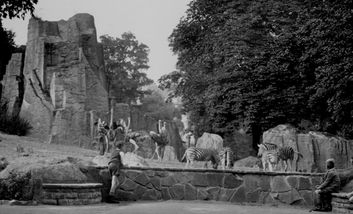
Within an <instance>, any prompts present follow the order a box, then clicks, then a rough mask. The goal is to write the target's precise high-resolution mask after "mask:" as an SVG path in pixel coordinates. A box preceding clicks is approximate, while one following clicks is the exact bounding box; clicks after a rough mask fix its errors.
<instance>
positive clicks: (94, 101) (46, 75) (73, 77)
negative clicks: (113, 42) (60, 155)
mask: <svg viewBox="0 0 353 214" xmlns="http://www.w3.org/2000/svg"><path fill="white" fill-rule="evenodd" d="M100 52H102V48H101V47H100V46H99V44H98V43H97V35H96V30H95V26H94V18H93V16H91V15H89V14H77V15H75V16H73V17H72V18H70V19H69V20H68V21H64V20H60V21H58V22H48V21H42V20H38V19H34V18H32V19H31V20H30V21H29V26H28V40H27V48H26V58H25V65H24V75H25V95H24V100H23V105H22V108H21V115H22V117H24V118H26V119H27V120H29V121H30V123H31V125H32V126H33V130H32V132H31V135H32V136H34V137H39V138H41V139H44V140H48V141H49V142H52V143H61V144H71V145H80V146H83V145H85V146H88V145H89V143H90V139H89V137H90V114H89V112H90V111H95V112H97V114H103V113H104V112H107V111H108V95H107V92H106V90H105V84H106V82H105V79H104V75H103V71H104V63H103V58H102V53H100Z"/></svg>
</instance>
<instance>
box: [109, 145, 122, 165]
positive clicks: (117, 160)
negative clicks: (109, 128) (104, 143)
mask: <svg viewBox="0 0 353 214" xmlns="http://www.w3.org/2000/svg"><path fill="white" fill-rule="evenodd" d="M110 163H115V164H117V165H118V166H119V167H121V166H122V164H123V163H122V161H121V156H120V150H118V149H116V150H114V151H113V153H112V155H111V156H110V160H109V162H108V165H109V164H110Z"/></svg>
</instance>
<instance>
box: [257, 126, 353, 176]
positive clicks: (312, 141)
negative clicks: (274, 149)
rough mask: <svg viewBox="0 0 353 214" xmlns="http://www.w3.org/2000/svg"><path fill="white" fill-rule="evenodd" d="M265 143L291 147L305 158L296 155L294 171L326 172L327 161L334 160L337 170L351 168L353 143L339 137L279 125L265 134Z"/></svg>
mask: <svg viewBox="0 0 353 214" xmlns="http://www.w3.org/2000/svg"><path fill="white" fill-rule="evenodd" d="M263 142H267V143H274V144H276V145H279V146H285V145H286V146H291V147H292V148H294V150H295V151H298V152H299V153H300V154H302V155H303V157H299V158H298V155H295V158H294V162H295V163H294V164H293V165H294V169H296V170H297V171H304V172H324V171H325V170H326V163H325V161H326V160H327V159H329V158H334V159H335V163H336V168H338V169H345V168H347V167H350V158H351V157H352V156H353V144H352V142H351V141H349V140H346V139H343V138H341V137H337V136H331V135H328V134H324V133H320V132H309V133H306V134H303V133H298V132H297V130H296V129H295V128H294V127H292V126H289V125H278V126H276V127H275V128H272V129H270V130H268V131H266V132H264V134H263Z"/></svg>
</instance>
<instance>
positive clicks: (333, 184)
mask: <svg viewBox="0 0 353 214" xmlns="http://www.w3.org/2000/svg"><path fill="white" fill-rule="evenodd" d="M322 180H323V182H322V183H321V184H320V185H319V187H318V189H319V190H321V192H322V193H332V192H338V191H339V190H340V186H341V182H340V178H339V176H338V174H337V171H336V169H335V168H333V169H329V170H327V172H326V174H325V175H324V177H323V179H322Z"/></svg>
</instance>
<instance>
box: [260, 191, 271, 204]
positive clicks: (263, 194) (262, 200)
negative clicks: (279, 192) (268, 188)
mask: <svg viewBox="0 0 353 214" xmlns="http://www.w3.org/2000/svg"><path fill="white" fill-rule="evenodd" d="M269 195H270V193H269V192H260V196H259V203H261V204H265V203H266V202H265V201H266V198H267V197H268V196H269ZM270 197H271V196H270Z"/></svg>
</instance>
